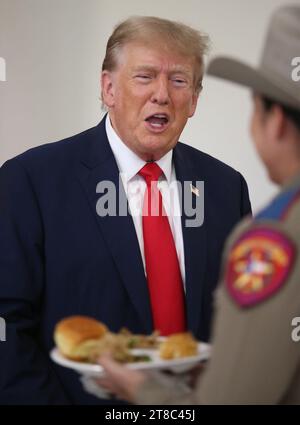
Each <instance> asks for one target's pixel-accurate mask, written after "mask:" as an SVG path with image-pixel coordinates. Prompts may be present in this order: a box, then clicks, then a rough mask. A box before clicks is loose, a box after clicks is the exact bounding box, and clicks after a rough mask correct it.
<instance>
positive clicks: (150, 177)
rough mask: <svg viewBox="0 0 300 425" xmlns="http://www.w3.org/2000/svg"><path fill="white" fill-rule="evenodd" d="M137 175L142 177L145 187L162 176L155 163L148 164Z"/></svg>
mask: <svg viewBox="0 0 300 425" xmlns="http://www.w3.org/2000/svg"><path fill="white" fill-rule="evenodd" d="M139 175H140V176H142V177H144V179H145V180H146V183H147V185H150V184H151V182H153V181H158V179H159V177H160V176H161V175H162V169H161V168H160V167H159V165H157V164H156V163H155V162H148V163H147V164H146V165H144V167H143V168H142V169H141V170H140V171H139Z"/></svg>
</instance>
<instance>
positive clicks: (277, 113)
mask: <svg viewBox="0 0 300 425" xmlns="http://www.w3.org/2000/svg"><path fill="white" fill-rule="evenodd" d="M269 123H270V129H271V132H272V136H273V138H274V139H275V140H278V141H281V140H283V136H284V134H285V131H286V125H287V119H286V116H285V114H284V112H283V109H282V107H281V106H280V105H277V104H274V105H272V107H271V109H270V111H269Z"/></svg>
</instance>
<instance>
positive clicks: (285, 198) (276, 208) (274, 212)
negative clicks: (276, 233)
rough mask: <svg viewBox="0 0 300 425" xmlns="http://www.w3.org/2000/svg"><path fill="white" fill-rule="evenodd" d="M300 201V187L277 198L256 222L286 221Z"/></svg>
mask: <svg viewBox="0 0 300 425" xmlns="http://www.w3.org/2000/svg"><path fill="white" fill-rule="evenodd" d="M299 201H300V187H299V186H297V187H294V188H292V189H290V190H287V191H285V192H283V193H281V194H280V195H279V196H277V197H276V198H275V199H274V200H273V202H271V204H270V205H268V206H267V207H266V208H265V209H263V210H262V211H261V212H259V213H258V214H257V215H256V216H255V217H254V220H255V221H256V220H261V219H270V220H278V221H284V220H285V219H286V218H287V216H288V214H289V212H290V210H291V209H292V207H293V206H294V205H295V204H296V203H297V202H299Z"/></svg>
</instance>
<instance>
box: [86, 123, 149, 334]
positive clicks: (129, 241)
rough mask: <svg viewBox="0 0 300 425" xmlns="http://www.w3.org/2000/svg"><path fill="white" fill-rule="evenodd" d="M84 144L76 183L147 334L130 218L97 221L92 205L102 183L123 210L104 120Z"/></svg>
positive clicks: (145, 301) (145, 295) (146, 299)
mask: <svg viewBox="0 0 300 425" xmlns="http://www.w3.org/2000/svg"><path fill="white" fill-rule="evenodd" d="M86 142H87V145H86V149H85V150H84V154H83V156H82V160H81V164H80V166H79V172H78V175H79V179H80V182H81V184H82V186H83V188H84V190H85V192H86V194H87V198H88V201H89V203H90V207H91V210H92V214H93V215H94V217H95V218H96V222H97V225H98V228H99V230H100V232H101V234H102V236H103V237H104V239H105V240H106V243H107V246H108V249H109V250H110V252H111V255H112V257H113V259H114V262H115V265H116V267H117V269H118V271H119V273H120V276H121V279H122V281H123V283H124V285H125V287H126V289H127V292H128V294H129V297H130V299H131V302H132V304H133V305H134V307H135V309H136V311H137V313H138V315H139V316H140V318H141V321H142V324H143V327H144V331H145V333H149V332H151V330H152V321H151V308H150V301H149V294H148V288H147V282H146V278H145V273H144V267H143V263H142V257H141V253H140V248H139V244H138V240H137V236H136V231H135V227H134V223H133V220H132V217H131V215H130V214H126V215H124V216H119V215H118V208H117V215H116V216H110V215H106V216H105V217H100V216H99V215H98V214H97V212H96V205H97V202H98V201H99V198H100V197H101V194H100V193H96V187H97V185H98V183H99V182H104V181H106V182H107V181H108V182H111V183H110V184H113V187H114V188H115V189H116V198H117V200H118V199H119V195H120V196H121V197H123V199H125V205H126V207H127V200H126V195H125V192H124V189H123V186H122V184H120V187H119V170H118V167H117V164H116V161H115V158H114V156H113V153H112V151H111V148H110V146H109V142H108V139H107V136H106V131H105V118H104V119H103V120H102V121H101V123H100V124H99V125H98V126H97V127H95V129H94V133H93V135H92V136H91V137H90V140H87V141H86ZM103 196H104V195H103ZM117 205H118V202H117ZM99 278H100V276H99Z"/></svg>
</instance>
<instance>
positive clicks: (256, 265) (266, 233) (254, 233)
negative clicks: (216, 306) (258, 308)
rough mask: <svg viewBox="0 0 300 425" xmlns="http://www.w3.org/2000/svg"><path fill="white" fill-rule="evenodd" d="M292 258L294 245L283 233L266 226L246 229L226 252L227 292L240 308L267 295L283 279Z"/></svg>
mask: <svg viewBox="0 0 300 425" xmlns="http://www.w3.org/2000/svg"><path fill="white" fill-rule="evenodd" d="M294 257H295V247H294V245H293V243H292V242H291V241H290V240H289V239H288V238H287V237H286V236H285V235H284V234H282V233H280V232H279V231H277V230H275V229H269V228H255V229H251V230H249V231H248V232H246V233H244V234H243V235H242V236H241V237H240V238H239V239H238V241H237V242H235V244H234V246H233V248H232V249H231V252H230V254H229V259H228V263H227V264H228V265H227V270H226V274H225V281H226V286H227V290H228V292H229V293H230V295H231V296H232V298H233V299H234V300H235V301H236V302H237V304H239V305H240V306H242V307H249V306H251V305H255V304H257V303H259V302H261V301H263V300H265V299H267V298H269V297H270V296H271V295H273V294H274V293H275V292H277V291H278V290H279V289H280V288H281V287H282V286H283V285H284V283H285V282H286V280H287V277H288V274H289V272H290V270H291V268H292V265H293V261H294Z"/></svg>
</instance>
